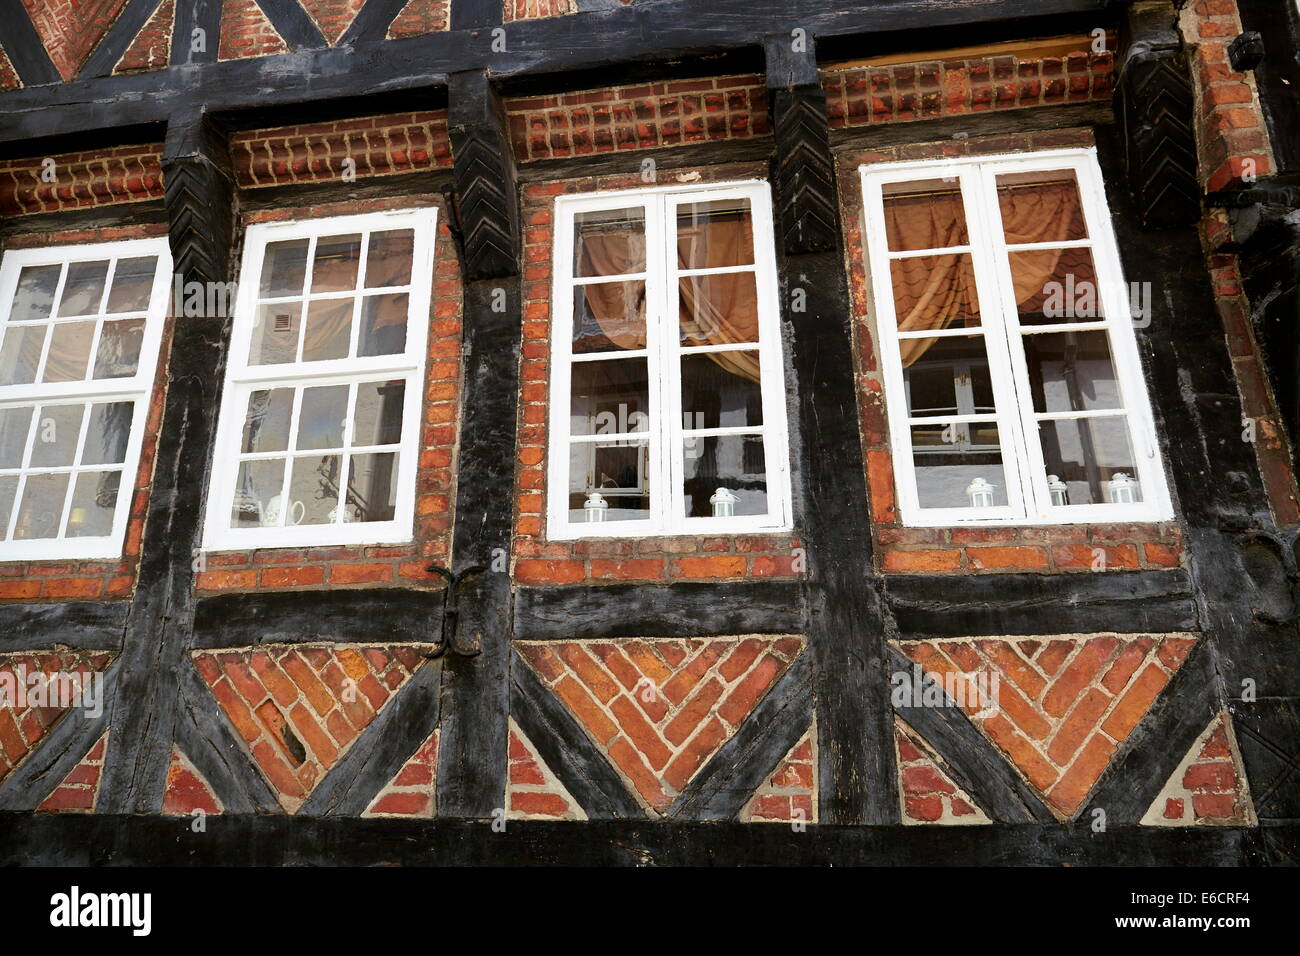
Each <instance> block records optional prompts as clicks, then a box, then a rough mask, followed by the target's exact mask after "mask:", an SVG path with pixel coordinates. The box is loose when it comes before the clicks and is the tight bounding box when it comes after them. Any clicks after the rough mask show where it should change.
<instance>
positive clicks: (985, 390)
mask: <svg viewBox="0 0 1300 956" xmlns="http://www.w3.org/2000/svg"><path fill="white" fill-rule="evenodd" d="M898 344H899V347H900V349H901V350H902V354H903V384H904V386H905V387H906V389H907V412H908V414H909V415H912V416H916V417H924V416H931V415H949V416H951V415H987V414H991V413H992V412H993V411H994V410H995V409H994V404H993V379H992V376H991V375H990V373H989V359H988V354H987V352H986V351H985V347H984V336H982V335H971V336H965V335H963V336H956V337H953V338H930V339H903V340H901V341H900V342H899V343H898Z"/></svg>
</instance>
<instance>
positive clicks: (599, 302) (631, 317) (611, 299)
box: [573, 279, 646, 355]
mask: <svg viewBox="0 0 1300 956" xmlns="http://www.w3.org/2000/svg"><path fill="white" fill-rule="evenodd" d="M645 344H646V341H645V282H643V281H641V280H640V279H636V280H632V281H628V282H596V283H592V284H591V285H582V286H578V287H577V288H575V289H574V290H573V353H574V354H575V355H582V354H584V353H587V352H610V351H615V350H617V349H643V348H645Z"/></svg>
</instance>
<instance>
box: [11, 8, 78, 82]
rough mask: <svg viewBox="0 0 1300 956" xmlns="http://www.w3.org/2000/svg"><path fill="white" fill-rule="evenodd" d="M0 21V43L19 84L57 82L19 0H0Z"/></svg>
mask: <svg viewBox="0 0 1300 956" xmlns="http://www.w3.org/2000/svg"><path fill="white" fill-rule="evenodd" d="M0 20H2V21H3V22H4V25H5V32H4V39H3V40H0V46H3V47H4V51H5V55H6V56H8V57H9V62H10V63H11V64H13V68H14V70H15V71H17V73H18V79H20V80H22V81H23V86H40V85H42V84H45V83H58V82H59V81H60V80H62V79H63V77H61V76H59V71H58V70H57V69H56V68H55V66H54V61H53V60H51V59H50V55H49V53H47V52H46V51H45V44H44V43H42V42H41V36H40V34H39V33H37V32H36V27H35V26H34V25H33V24H32V19H31V17H30V16H28V15H27V8H26V7H25V6H23V2H22V0H0Z"/></svg>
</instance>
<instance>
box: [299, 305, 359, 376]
mask: <svg viewBox="0 0 1300 956" xmlns="http://www.w3.org/2000/svg"><path fill="white" fill-rule="evenodd" d="M352 306H353V300H352V299H350V298H349V299H323V300H319V301H316V302H312V303H310V304H308V306H307V332H306V335H305V336H304V337H303V342H302V360H303V361H304V362H318V361H321V360H323V359H337V358H347V355H348V349H349V348H350V347H351V345H352Z"/></svg>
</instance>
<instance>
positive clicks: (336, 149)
mask: <svg viewBox="0 0 1300 956" xmlns="http://www.w3.org/2000/svg"><path fill="white" fill-rule="evenodd" d="M230 152H231V158H232V160H233V162H234V165H235V177H236V179H237V180H238V183H239V186H240V187H241V188H243V189H252V188H256V187H258V186H283V185H287V184H289V183H302V182H325V181H329V182H336V181H339V180H340V179H341V178H342V176H343V175H344V173H345V172H346V171H347V167H346V165H345V160H348V159H351V160H352V161H353V162H354V163H355V164H356V169H355V173H356V176H357V178H358V179H361V178H364V177H367V176H384V175H391V174H394V173H409V172H412V171H415V170H420V169H433V168H440V169H446V168H450V166H451V143H450V141H449V140H448V138H447V112H446V110H435V111H430V112H424V113H397V114H390V115H387V116H367V117H362V118H360V119H351V120H340V121H338V122H334V123H314V124H311V125H307V126H281V127H277V128H275V129H258V130H249V131H247V132H242V133H236V134H235V135H234V136H233V137H231V143H230Z"/></svg>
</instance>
